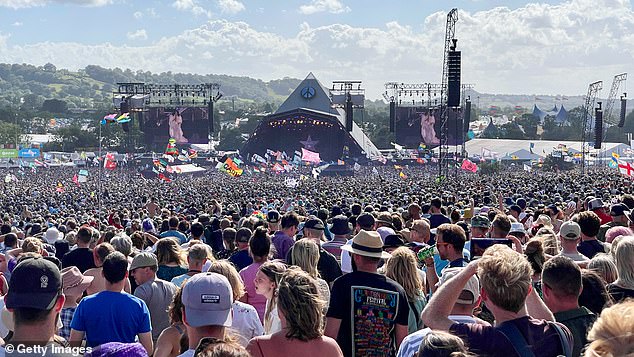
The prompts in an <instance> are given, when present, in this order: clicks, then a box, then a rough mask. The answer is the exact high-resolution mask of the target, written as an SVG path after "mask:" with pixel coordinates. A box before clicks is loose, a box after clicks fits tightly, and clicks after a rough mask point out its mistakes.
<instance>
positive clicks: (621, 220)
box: [597, 203, 630, 242]
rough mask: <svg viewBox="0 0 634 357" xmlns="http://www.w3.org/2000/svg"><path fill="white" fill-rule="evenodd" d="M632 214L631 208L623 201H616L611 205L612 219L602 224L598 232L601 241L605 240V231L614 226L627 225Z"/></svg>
mask: <svg viewBox="0 0 634 357" xmlns="http://www.w3.org/2000/svg"><path fill="white" fill-rule="evenodd" d="M629 215H630V210H629V208H628V207H627V206H626V205H625V204H623V203H616V204H613V205H612V206H611V207H610V217H612V221H611V222H608V223H606V224H602V225H601V228H599V233H598V234H597V239H598V240H600V241H601V242H605V232H607V231H608V229H610V228H612V227H619V226H623V227H627V226H628V225H629V222H630V220H629V219H628V218H627V217H628V216H629Z"/></svg>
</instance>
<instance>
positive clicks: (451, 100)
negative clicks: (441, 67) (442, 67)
mask: <svg viewBox="0 0 634 357" xmlns="http://www.w3.org/2000/svg"><path fill="white" fill-rule="evenodd" d="M460 58H461V53H460V51H449V53H448V56H447V59H448V61H447V70H448V71H447V106H449V107H459V106H460Z"/></svg>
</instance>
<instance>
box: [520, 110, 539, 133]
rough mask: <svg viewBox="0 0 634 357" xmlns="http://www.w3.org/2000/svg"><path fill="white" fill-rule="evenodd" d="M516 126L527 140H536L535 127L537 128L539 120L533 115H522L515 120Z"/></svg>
mask: <svg viewBox="0 0 634 357" xmlns="http://www.w3.org/2000/svg"><path fill="white" fill-rule="evenodd" d="M516 122H517V124H518V125H521V126H522V129H524V133H525V136H526V138H527V139H537V127H538V126H539V118H537V117H535V116H534V115H533V114H522V116H520V117H519V118H517V119H516Z"/></svg>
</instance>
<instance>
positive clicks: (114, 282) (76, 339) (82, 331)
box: [69, 252, 153, 354]
mask: <svg viewBox="0 0 634 357" xmlns="http://www.w3.org/2000/svg"><path fill="white" fill-rule="evenodd" d="M103 276H104V278H106V290H104V291H101V292H99V293H97V294H93V295H89V296H87V297H85V298H83V299H82V300H81V302H80V303H79V305H78V306H77V309H76V310H75V314H74V315H73V321H72V322H71V324H70V327H71V331H70V340H69V342H70V343H71V345H75V346H79V345H81V342H82V340H83V339H84V337H85V338H86V346H89V347H96V346H99V345H102V344H104V343H107V342H123V343H132V342H134V341H135V340H136V339H137V338H138V339H139V342H140V343H141V344H142V345H143V347H144V348H145V350H146V351H147V353H148V354H152V350H153V343H152V326H151V324H150V311H149V310H148V308H147V305H146V304H145V302H144V301H143V300H141V299H139V298H138V297H136V296H134V295H130V294H127V293H124V292H123V287H124V286H125V280H127V279H128V259H127V258H126V257H125V255H123V254H121V253H119V252H112V253H110V254H108V256H107V257H106V259H105V260H104V262H103Z"/></svg>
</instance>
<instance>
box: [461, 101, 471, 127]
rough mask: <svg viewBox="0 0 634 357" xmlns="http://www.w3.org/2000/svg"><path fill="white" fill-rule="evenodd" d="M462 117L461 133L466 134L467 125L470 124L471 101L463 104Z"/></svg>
mask: <svg viewBox="0 0 634 357" xmlns="http://www.w3.org/2000/svg"><path fill="white" fill-rule="evenodd" d="M463 113H464V114H463V116H462V120H463V121H462V124H463V127H462V132H463V133H466V132H468V131H469V123H470V122H471V100H469V99H467V100H466V101H465V103H464V112H463Z"/></svg>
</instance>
